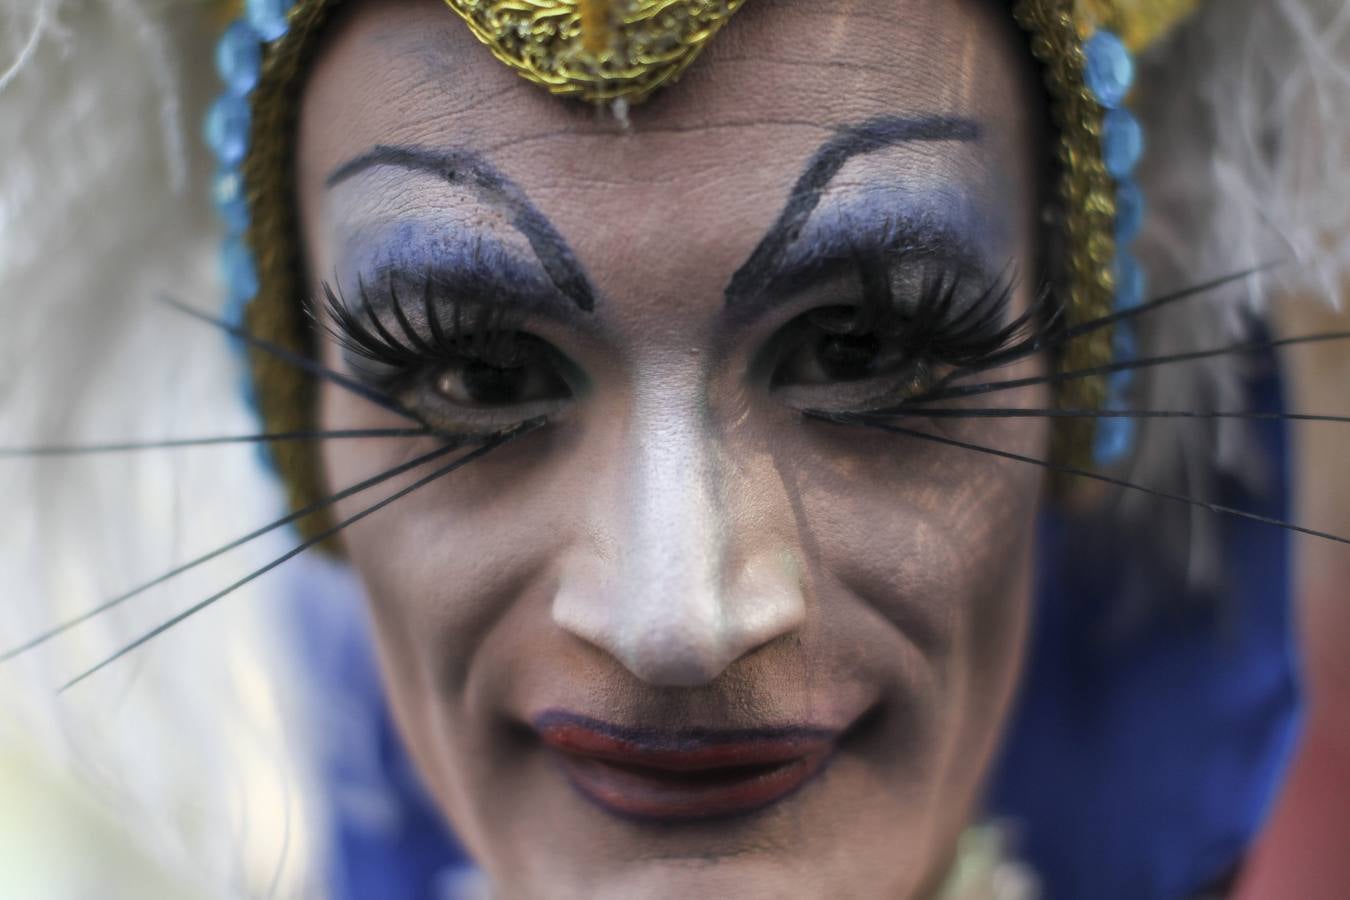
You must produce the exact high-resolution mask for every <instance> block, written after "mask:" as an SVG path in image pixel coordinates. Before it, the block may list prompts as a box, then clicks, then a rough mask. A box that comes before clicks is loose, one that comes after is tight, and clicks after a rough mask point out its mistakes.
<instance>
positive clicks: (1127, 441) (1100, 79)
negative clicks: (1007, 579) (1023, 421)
mask: <svg viewBox="0 0 1350 900" xmlns="http://www.w3.org/2000/svg"><path fill="white" fill-rule="evenodd" d="M1083 53H1084V55H1085V56H1086V63H1087V64H1086V66H1085V68H1084V70H1083V80H1084V82H1085V83H1086V84H1087V87H1088V90H1090V91H1091V92H1092V95H1093V97H1095V98H1096V99H1097V102H1098V103H1099V104H1101V106H1102V107H1103V108H1105V109H1106V114H1105V115H1104V116H1103V117H1102V162H1103V163H1104V164H1105V167H1106V171H1107V174H1109V175H1110V176H1111V177H1112V178H1113V179H1115V181H1116V259H1115V262H1114V264H1113V266H1112V271H1113V274H1114V276H1115V283H1116V295H1115V303H1114V307H1113V309H1114V311H1115V312H1117V313H1121V312H1127V311H1129V310H1132V309H1135V308H1137V307H1139V306H1140V305H1141V304H1143V302H1144V292H1145V291H1146V289H1147V282H1146V279H1145V276H1144V270H1143V269H1142V268H1140V266H1139V262H1138V261H1137V260H1136V259H1135V258H1134V254H1132V253H1131V252H1130V244H1131V243H1133V241H1134V239H1135V238H1136V237H1137V236H1138V235H1139V231H1140V229H1141V228H1142V227H1143V222H1144V196H1143V192H1141V191H1140V190H1139V185H1138V184H1137V183H1136V182H1135V181H1134V179H1133V178H1132V177H1131V176H1132V175H1133V174H1134V170H1135V167H1136V166H1138V164H1139V159H1140V157H1141V156H1142V155H1143V153H1144V130H1143V128H1141V127H1140V125H1139V120H1138V119H1136V118H1135V117H1134V115H1133V114H1131V113H1130V112H1129V111H1128V110H1125V109H1121V108H1120V105H1121V104H1122V103H1123V102H1124V101H1125V97H1126V95H1127V94H1129V92H1130V88H1131V86H1132V85H1133V84H1134V58H1133V57H1132V56H1131V55H1130V51H1129V50H1128V49H1126V47H1125V44H1124V43H1123V42H1122V41H1121V40H1120V38H1118V37H1116V36H1115V35H1114V34H1112V33H1111V32H1109V31H1099V32H1097V33H1096V34H1094V35H1093V36H1092V37H1090V38H1089V39H1088V40H1087V41H1086V42H1085V43H1084V45H1083ZM1138 353H1139V350H1138V340H1137V338H1136V336H1135V330H1134V324H1133V322H1130V321H1120V322H1117V323H1115V326H1114V328H1113V329H1112V337H1111V355H1112V360H1113V363H1114V364H1116V365H1122V364H1128V363H1132V362H1134V361H1135V360H1136V358H1137V357H1138ZM1134 381H1135V370H1134V369H1133V368H1132V367H1128V366H1126V367H1122V368H1120V369H1118V370H1116V371H1114V372H1111V373H1110V374H1109V375H1108V376H1107V379H1106V401H1105V403H1104V404H1103V411H1104V412H1114V413H1127V412H1129V410H1130V404H1129V400H1130V391H1131V389H1132V388H1133V387H1134ZM1137 428H1138V422H1137V421H1136V420H1135V419H1134V418H1132V417H1131V416H1128V415H1114V416H1104V417H1101V418H1099V419H1097V422H1096V435H1095V437H1094V439H1093V445H1092V457H1093V461H1094V462H1096V464H1097V465H1098V466H1114V465H1118V464H1120V463H1121V462H1123V461H1124V460H1125V459H1126V458H1128V457H1129V455H1130V453H1131V452H1132V451H1133V449H1134V442H1135V432H1136V431H1137Z"/></svg>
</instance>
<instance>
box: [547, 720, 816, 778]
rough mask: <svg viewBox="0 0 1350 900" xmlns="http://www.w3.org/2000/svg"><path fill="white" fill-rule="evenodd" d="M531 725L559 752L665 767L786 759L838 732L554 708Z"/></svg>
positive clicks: (679, 769)
mask: <svg viewBox="0 0 1350 900" xmlns="http://www.w3.org/2000/svg"><path fill="white" fill-rule="evenodd" d="M534 727H535V730H536V731H537V732H538V733H539V736H540V737H541V738H542V739H543V741H544V743H545V744H547V745H548V746H549V747H552V748H553V749H554V750H558V751H560V752H562V753H566V754H569V755H572V756H585V757H589V758H590V759H597V760H603V761H605V762H615V763H620V764H623V765H629V766H641V767H643V768H651V769H663V770H666V771H669V772H696V771H699V770H701V769H719V768H726V767H729V766H755V765H772V764H774V763H783V762H790V761H792V760H794V759H800V758H802V757H803V756H810V755H813V754H816V753H820V752H823V751H828V750H829V749H830V748H831V747H832V746H833V745H834V742H835V740H836V739H837V738H838V736H839V732H837V731H835V730H833V729H828V728H819V727H813V726H809V725H783V726H775V727H770V728H727V729H714V728H688V729H680V730H672V731H658V730H654V729H646V728H630V727H625V726H621V725H612V724H610V723H608V722H602V721H600V720H598V719H591V718H588V717H586V716H580V715H577V714H575V713H568V712H562V711H557V710H551V711H549V712H546V713H543V714H541V715H540V716H538V717H537V718H536V719H535V720H534Z"/></svg>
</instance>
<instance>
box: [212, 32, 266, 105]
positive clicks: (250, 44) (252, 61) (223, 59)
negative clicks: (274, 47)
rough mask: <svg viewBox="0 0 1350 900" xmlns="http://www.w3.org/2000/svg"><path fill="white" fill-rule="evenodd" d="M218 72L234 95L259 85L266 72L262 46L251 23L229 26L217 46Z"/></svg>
mask: <svg viewBox="0 0 1350 900" xmlns="http://www.w3.org/2000/svg"><path fill="white" fill-rule="evenodd" d="M216 71H217V72H218V73H220V80H221V81H223V82H225V87H226V88H227V89H228V90H229V92H230V93H231V94H234V95H235V96H238V97H242V96H244V95H245V94H247V93H248V92H249V91H251V90H253V88H254V87H256V86H257V84H258V76H259V75H260V74H261V72H262V46H261V45H260V44H259V43H258V34H257V32H255V31H254V30H253V28H252V26H250V25H249V24H248V23H247V22H235V23H234V24H233V25H231V26H230V27H229V28H227V29H225V34H224V35H223V36H222V37H221V39H220V43H219V44H217V45H216Z"/></svg>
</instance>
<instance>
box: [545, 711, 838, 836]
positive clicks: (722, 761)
mask: <svg viewBox="0 0 1350 900" xmlns="http://www.w3.org/2000/svg"><path fill="white" fill-rule="evenodd" d="M533 724H534V730H535V732H536V733H537V734H538V735H539V737H540V739H541V741H542V742H543V744H544V746H545V747H547V748H548V749H549V750H550V751H552V752H553V753H554V754H555V755H556V756H557V757H558V759H559V761H560V762H561V764H562V767H563V770H564V772H565V773H566V774H567V777H568V779H569V780H570V781H571V782H572V784H573V786H575V787H576V789H577V790H578V791H580V792H581V794H582V795H583V796H585V797H586V798H587V799H588V800H590V801H591V802H593V803H594V804H595V805H596V806H598V807H600V808H601V809H603V810H605V811H607V812H610V813H612V814H614V815H617V816H621V817H624V818H629V819H638V820H643V821H650V822H668V823H675V822H687V821H695V820H701V819H716V818H727V817H732V816H740V815H746V814H748V813H752V812H755V811H757V810H760V809H763V808H764V807H767V806H770V805H772V804H774V803H777V802H778V801H780V800H782V799H784V798H786V797H787V796H788V795H790V794H792V793H793V792H795V791H796V790H798V789H799V788H801V787H802V786H803V785H804V784H806V783H807V782H808V781H810V780H811V779H812V778H814V777H815V776H816V775H818V774H820V773H821V772H822V771H823V770H824V769H825V767H826V766H827V765H828V764H829V761H830V758H831V757H832V755H833V753H834V751H835V749H836V746H837V744H838V740H839V734H840V733H839V732H838V731H834V730H830V729H824V728H815V727H810V726H787V727H778V728H762V729H726V730H720V729H687V730H679V731H655V730H647V729H635V728H625V727H620V726H616V725H611V724H608V723H606V722H601V721H598V720H596V719H591V718H588V717H585V716H580V715H576V714H574V713H569V712H564V711H560V710H551V711H548V712H545V713H542V714H541V715H539V716H538V717H537V718H536V719H535V720H534V723H533Z"/></svg>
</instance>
